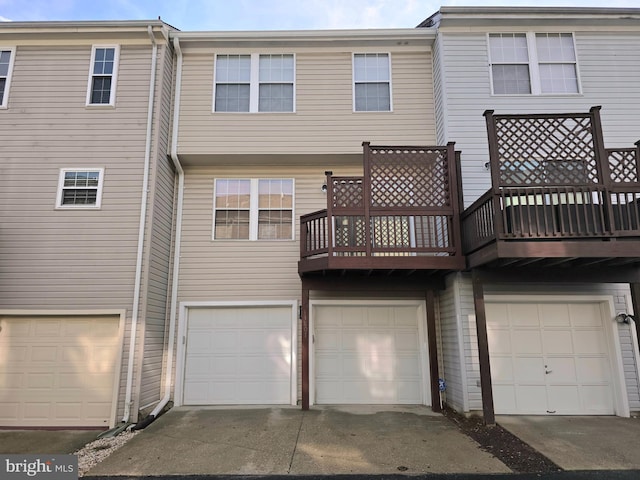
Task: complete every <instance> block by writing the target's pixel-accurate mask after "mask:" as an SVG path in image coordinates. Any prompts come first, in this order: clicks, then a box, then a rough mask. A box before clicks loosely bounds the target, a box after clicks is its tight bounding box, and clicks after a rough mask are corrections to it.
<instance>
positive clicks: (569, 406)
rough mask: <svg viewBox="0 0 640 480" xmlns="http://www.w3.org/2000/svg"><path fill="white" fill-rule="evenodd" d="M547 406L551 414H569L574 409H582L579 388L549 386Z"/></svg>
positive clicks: (572, 386) (574, 386)
mask: <svg viewBox="0 0 640 480" xmlns="http://www.w3.org/2000/svg"><path fill="white" fill-rule="evenodd" d="M548 397H549V405H548V409H549V411H550V412H551V413H557V414H569V413H571V412H575V411H576V408H579V409H582V402H581V400H580V388H579V387H578V386H577V385H549V389H548Z"/></svg>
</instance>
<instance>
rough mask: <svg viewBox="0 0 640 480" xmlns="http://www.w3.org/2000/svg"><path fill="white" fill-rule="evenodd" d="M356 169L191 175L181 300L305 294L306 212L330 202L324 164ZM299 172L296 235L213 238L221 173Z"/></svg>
mask: <svg viewBox="0 0 640 480" xmlns="http://www.w3.org/2000/svg"><path fill="white" fill-rule="evenodd" d="M325 169H333V171H334V173H335V174H336V175H338V174H340V175H353V174H356V173H358V172H360V171H361V170H360V169H359V168H358V167H350V168H346V167H337V166H331V165H326V166H325V165H319V166H317V167H292V168H275V167H271V168H269V167H254V168H251V169H239V168H236V169H233V168H214V167H211V168H200V169H191V170H189V171H187V174H186V179H185V197H184V216H183V228H182V249H181V257H180V301H186V300H191V301H194V300H265V299H271V300H276V299H278V300H289V299H297V298H299V297H300V288H301V286H300V278H299V276H298V270H297V269H298V265H297V264H298V260H299V257H300V246H299V239H298V237H299V230H300V227H299V218H300V215H304V214H306V213H309V212H312V211H316V210H320V209H322V208H326V195H325V194H323V193H322V192H321V191H320V187H321V185H322V184H323V182H324V179H325V177H324V174H323V172H324V170H325ZM223 177H228V178H265V177H272V178H294V179H295V195H296V196H295V217H296V227H295V232H296V240H295V241H268V242H267V241H255V242H251V241H219V240H212V226H213V225H212V223H213V183H214V179H215V178H223Z"/></svg>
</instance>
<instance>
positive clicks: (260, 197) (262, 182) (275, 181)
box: [213, 178, 294, 240]
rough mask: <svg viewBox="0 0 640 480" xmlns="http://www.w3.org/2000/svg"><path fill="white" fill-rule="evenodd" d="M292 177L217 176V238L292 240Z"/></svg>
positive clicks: (215, 204)
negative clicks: (224, 177)
mask: <svg viewBox="0 0 640 480" xmlns="http://www.w3.org/2000/svg"><path fill="white" fill-rule="evenodd" d="M293 188H294V187H293V179H291V178H284V179H283V178H260V179H258V178H251V179H250V178H240V179H216V181H215V194H214V198H215V200H214V214H213V217H214V221H213V224H214V225H213V238H214V240H293V238H294V237H293V219H294V215H293V205H294V204H293Z"/></svg>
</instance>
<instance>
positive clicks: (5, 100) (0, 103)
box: [0, 46, 16, 109]
mask: <svg viewBox="0 0 640 480" xmlns="http://www.w3.org/2000/svg"><path fill="white" fill-rule="evenodd" d="M0 51H2V52H11V58H10V59H9V69H8V70H7V76H6V77H4V78H5V79H6V81H5V84H4V94H3V95H2V98H0V108H1V109H6V108H7V106H8V104H9V88H10V87H11V77H12V76H13V62H14V60H15V58H16V47H2V46H0Z"/></svg>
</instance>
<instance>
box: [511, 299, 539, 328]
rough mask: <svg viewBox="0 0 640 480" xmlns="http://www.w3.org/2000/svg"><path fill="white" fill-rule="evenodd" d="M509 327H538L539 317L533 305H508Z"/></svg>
mask: <svg viewBox="0 0 640 480" xmlns="http://www.w3.org/2000/svg"><path fill="white" fill-rule="evenodd" d="M509 320H510V323H511V325H513V326H520V327H539V326H540V317H539V316H538V306H537V305H536V304H535V303H515V304H511V305H509Z"/></svg>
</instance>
